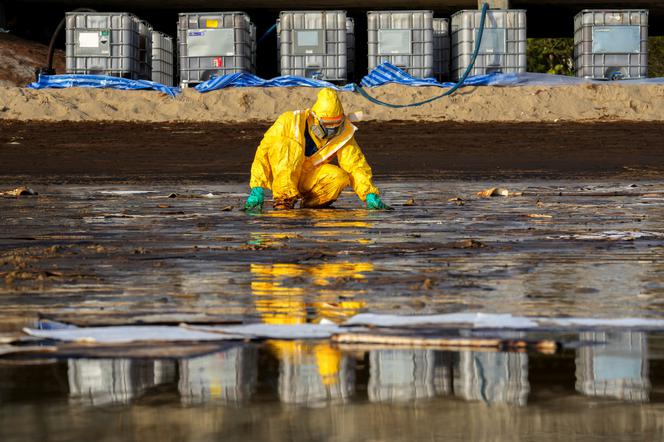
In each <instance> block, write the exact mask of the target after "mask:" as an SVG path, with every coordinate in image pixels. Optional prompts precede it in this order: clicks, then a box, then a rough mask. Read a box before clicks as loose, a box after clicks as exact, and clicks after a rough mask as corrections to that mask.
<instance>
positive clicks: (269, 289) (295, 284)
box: [250, 262, 374, 399]
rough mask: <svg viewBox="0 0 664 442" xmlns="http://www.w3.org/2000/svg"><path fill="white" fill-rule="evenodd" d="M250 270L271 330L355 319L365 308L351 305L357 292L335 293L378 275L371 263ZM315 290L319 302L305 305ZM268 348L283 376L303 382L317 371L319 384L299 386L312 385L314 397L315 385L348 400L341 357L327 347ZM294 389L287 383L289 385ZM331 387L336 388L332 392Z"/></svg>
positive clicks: (282, 344) (293, 344)
mask: <svg viewBox="0 0 664 442" xmlns="http://www.w3.org/2000/svg"><path fill="white" fill-rule="evenodd" d="M250 269H251V274H252V282H251V291H252V294H253V297H254V303H255V305H256V310H257V311H258V312H259V313H260V315H261V318H262V319H263V321H264V322H265V323H267V324H304V323H306V322H308V320H311V321H312V322H319V321H321V320H322V319H328V320H331V321H334V322H343V321H344V320H345V319H347V318H348V317H350V316H353V315H355V314H357V313H358V312H359V311H360V309H362V308H363V307H364V306H365V303H364V302H361V301H356V300H352V299H347V298H352V297H353V296H354V295H355V294H356V293H357V291H356V290H338V289H335V288H334V287H335V285H337V284H338V283H339V282H342V283H343V281H347V280H349V279H351V280H361V279H364V278H365V275H366V273H368V272H371V271H373V270H374V266H373V264H371V263H369V262H357V263H352V262H338V263H321V264H315V265H302V264H288V263H278V264H251V267H250ZM312 290H314V291H315V292H314V295H315V300H313V301H311V300H307V299H306V296H307V294H308V293H309V294H310V295H311V294H312V293H311V292H312ZM340 298H343V299H340ZM308 312H309V315H308ZM268 346H269V348H270V349H271V351H272V352H273V353H274V354H275V356H276V357H277V358H278V359H279V361H280V363H281V365H282V370H281V371H282V373H281V376H284V377H293V376H295V377H301V376H304V374H305V373H309V372H311V371H310V370H308V369H307V368H306V367H311V368H312V369H313V368H314V367H315V371H314V372H315V373H317V376H315V378H312V379H298V380H297V381H296V382H295V384H303V383H304V384H305V385H306V384H308V385H310V386H311V387H312V391H315V390H316V389H315V388H314V387H315V386H316V385H317V386H318V387H317V388H319V389H320V393H321V394H323V393H324V392H325V395H326V396H327V395H332V396H339V397H345V394H346V392H347V387H346V386H340V385H339V384H340V383H342V382H343V379H342V378H343V377H344V376H345V375H344V376H342V375H341V367H342V365H343V363H342V359H343V356H342V354H341V352H340V351H339V350H338V349H336V348H332V347H331V346H330V344H329V343H328V342H320V343H316V344H311V343H307V342H298V341H278V340H272V341H269V343H268ZM295 384H293V383H291V382H287V383H286V384H285V385H288V386H292V385H295ZM332 386H335V388H333V389H332V390H330V387H332ZM284 388H286V387H284ZM289 388H290V387H289ZM319 399H320V398H319Z"/></svg>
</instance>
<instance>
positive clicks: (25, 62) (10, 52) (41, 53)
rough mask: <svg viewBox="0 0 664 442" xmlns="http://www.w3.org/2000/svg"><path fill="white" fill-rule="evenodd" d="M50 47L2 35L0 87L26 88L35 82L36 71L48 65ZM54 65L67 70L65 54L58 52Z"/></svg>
mask: <svg viewBox="0 0 664 442" xmlns="http://www.w3.org/2000/svg"><path fill="white" fill-rule="evenodd" d="M47 55H48V46H46V45H43V44H40V43H35V42H32V41H27V40H23V39H21V38H18V37H16V36H13V35H11V34H4V33H0V86H25V85H27V84H28V83H30V82H32V81H34V80H35V69H36V68H38V67H43V66H44V65H45V64H46V57H47ZM53 64H54V67H55V69H56V70H57V71H58V72H64V70H65V54H64V52H63V51H60V50H56V51H55V56H54V58H53Z"/></svg>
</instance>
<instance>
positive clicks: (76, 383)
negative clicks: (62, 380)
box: [68, 359, 162, 405]
mask: <svg viewBox="0 0 664 442" xmlns="http://www.w3.org/2000/svg"><path fill="white" fill-rule="evenodd" d="M68 367H69V368H68V377H69V396H70V398H71V399H72V400H74V401H78V402H81V403H84V404H86V405H109V404H127V403H129V402H130V401H131V400H132V399H133V398H135V397H137V396H140V395H141V394H142V393H144V392H145V390H146V389H148V388H150V387H153V386H155V385H157V384H158V383H161V382H162V379H155V368H154V362H151V361H135V360H130V359H70V360H69V361H68Z"/></svg>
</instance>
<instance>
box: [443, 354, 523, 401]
mask: <svg viewBox="0 0 664 442" xmlns="http://www.w3.org/2000/svg"><path fill="white" fill-rule="evenodd" d="M529 392H530V383H529V382H528V356H527V355H526V354H525V353H504V352H473V351H463V352H460V353H459V365H458V367H457V368H456V370H455V373H454V393H455V395H457V396H459V397H461V398H463V399H466V400H472V401H482V402H485V403H487V404H509V405H526V403H527V401H528V393H529Z"/></svg>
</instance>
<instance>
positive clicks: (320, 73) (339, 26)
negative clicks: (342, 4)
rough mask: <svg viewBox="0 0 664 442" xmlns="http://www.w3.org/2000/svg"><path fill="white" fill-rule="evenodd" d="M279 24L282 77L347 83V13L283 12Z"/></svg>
mask: <svg viewBox="0 0 664 442" xmlns="http://www.w3.org/2000/svg"><path fill="white" fill-rule="evenodd" d="M278 23H279V26H278V34H279V35H278V44H279V60H280V61H279V66H280V70H281V75H296V76H300V77H306V78H316V79H321V80H326V81H333V82H345V81H346V79H347V78H348V72H347V69H348V66H347V64H348V54H347V50H348V48H347V42H346V41H347V40H346V37H347V32H348V31H347V23H346V11H283V12H281V14H280V15H279V22H278Z"/></svg>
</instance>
